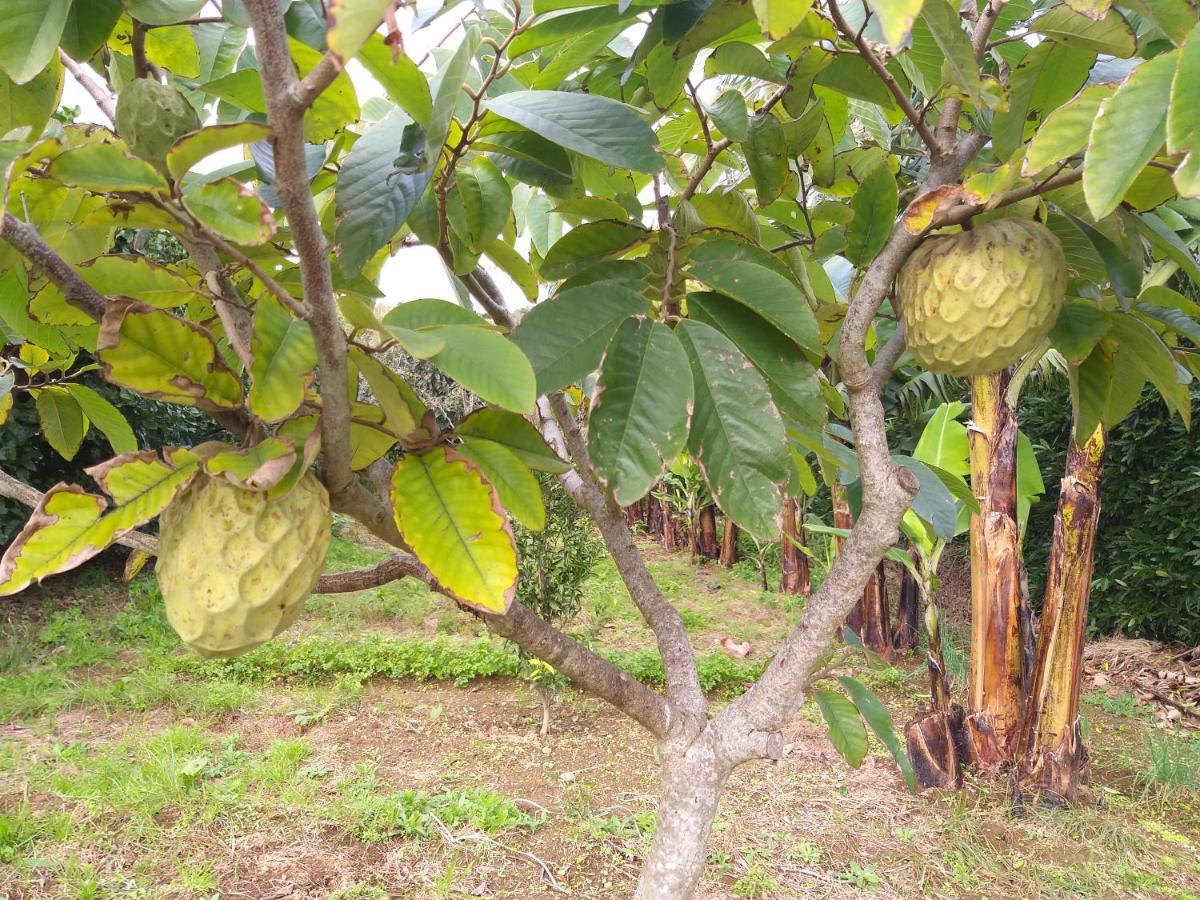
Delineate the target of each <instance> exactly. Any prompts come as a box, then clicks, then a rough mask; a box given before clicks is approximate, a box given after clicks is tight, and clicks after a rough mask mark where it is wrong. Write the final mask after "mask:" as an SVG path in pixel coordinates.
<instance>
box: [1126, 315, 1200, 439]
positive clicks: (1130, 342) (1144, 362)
mask: <svg viewBox="0 0 1200 900" xmlns="http://www.w3.org/2000/svg"><path fill="white" fill-rule="evenodd" d="M1108 316H1109V334H1111V335H1112V337H1113V338H1114V339H1116V340H1117V342H1118V343H1119V344H1120V347H1121V352H1122V353H1125V352H1129V353H1132V355H1133V361H1134V362H1135V363H1136V364H1137V367H1138V368H1139V369H1140V370H1141V372H1142V374H1144V375H1145V376H1146V378H1148V379H1149V380H1150V383H1151V384H1153V385H1154V387H1155V388H1157V389H1158V392H1159V394H1161V395H1162V398H1163V400H1164V401H1166V404H1167V408H1168V409H1172V410H1174V411H1175V412H1177V413H1179V417H1180V418H1181V419H1182V420H1183V423H1184V425H1185V426H1187V427H1189V428H1190V427H1191V421H1192V405H1191V395H1190V394H1189V392H1188V387H1187V385H1186V384H1183V383H1182V382H1181V381H1180V380H1179V374H1178V372H1177V371H1176V368H1175V360H1174V358H1173V357H1172V356H1171V351H1170V350H1168V349H1167V345H1166V344H1164V343H1163V342H1162V338H1160V337H1159V336H1158V335H1157V334H1155V333H1154V331H1153V329H1151V328H1150V326H1149V325H1147V324H1146V323H1145V322H1142V321H1141V320H1139V319H1138V318H1136V317H1135V316H1130V315H1125V314H1124V313H1117V312H1110V313H1109V314H1108Z"/></svg>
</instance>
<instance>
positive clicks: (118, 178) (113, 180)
mask: <svg viewBox="0 0 1200 900" xmlns="http://www.w3.org/2000/svg"><path fill="white" fill-rule="evenodd" d="M46 174H47V175H49V176H50V177H51V178H54V179H56V180H58V181H61V182H62V183H63V184H73V185H77V186H78V187H82V188H87V189H88V190H92V191H152V192H160V191H166V190H167V182H166V181H165V180H164V179H163V177H162V176H161V175H159V174H158V172H157V171H156V170H155V168H154V166H152V165H150V163H148V162H146V161H144V160H141V159H138V158H137V157H136V156H133V155H132V154H131V153H130V152H129V151H128V150H127V149H125V146H124V145H123V144H88V145H86V146H83V147H77V148H76V149H74V150H68V151H66V152H65V153H63V154H61V155H59V156H57V157H55V159H54V160H53V161H52V162H51V163H50V165H49V166H47V167H46Z"/></svg>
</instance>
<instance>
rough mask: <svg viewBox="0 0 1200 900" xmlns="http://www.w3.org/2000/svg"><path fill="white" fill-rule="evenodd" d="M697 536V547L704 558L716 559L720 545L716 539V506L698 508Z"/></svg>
mask: <svg viewBox="0 0 1200 900" xmlns="http://www.w3.org/2000/svg"><path fill="white" fill-rule="evenodd" d="M699 532H700V534H699V536H698V538H697V540H696V545H697V549H698V550H699V551H700V555H701V556H703V557H704V558H705V559H717V558H718V557H719V556H720V555H721V545H720V543H719V542H718V541H717V508H716V507H715V506H712V505H711V504H710V505H709V506H706V507H704V509H702V510H700V528H699Z"/></svg>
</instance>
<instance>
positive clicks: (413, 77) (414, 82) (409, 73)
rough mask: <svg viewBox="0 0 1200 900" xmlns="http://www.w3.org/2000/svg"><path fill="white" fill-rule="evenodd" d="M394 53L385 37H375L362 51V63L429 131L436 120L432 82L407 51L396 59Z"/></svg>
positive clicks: (376, 35)
mask: <svg viewBox="0 0 1200 900" xmlns="http://www.w3.org/2000/svg"><path fill="white" fill-rule="evenodd" d="M393 52H394V51H393V48H392V47H390V46H388V45H387V44H386V43H384V40H383V36H382V35H379V34H373V35H371V36H370V37H369V38H367V42H366V43H365V44H364V45H363V47H362V50H360V51H359V54H358V61H359V62H360V63H362V64H363V68H365V69H366V70H367V71H368V72H370V73H371V75H372V76H373V77H374V78H375V80H376V81H378V82H379V83H380V84H381V85H383V89H384V90H385V91H387V95H388V97H389V98H391V100H392V102H393V103H395V104H396V105H397V106H399V107H400V108H401V109H402V110H404V111H405V112H406V113H408V114H409V115H410V116H411V117H412V120H413V121H414V122H416V123H417V124H418V125H420V126H421V127H422V128H426V129H427V128H429V124H430V120H431V118H432V117H433V98H432V97H431V96H430V94H429V82H428V81H426V80H425V75H424V74H423V73H422V72H421V70H420V69H418V68H417V64H416V63H414V62H413V61H412V60H411V59H409V58H408V56H406V55H405V54H404V53H403V52H400V53H397V54H395V56H393Z"/></svg>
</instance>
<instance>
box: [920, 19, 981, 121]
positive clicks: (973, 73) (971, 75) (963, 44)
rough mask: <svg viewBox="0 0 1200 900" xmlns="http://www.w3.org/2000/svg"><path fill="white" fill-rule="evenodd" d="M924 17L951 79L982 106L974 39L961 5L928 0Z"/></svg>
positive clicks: (974, 101) (977, 104) (976, 104)
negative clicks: (961, 12) (968, 34)
mask: <svg viewBox="0 0 1200 900" xmlns="http://www.w3.org/2000/svg"><path fill="white" fill-rule="evenodd" d="M921 18H922V19H923V20H924V22H925V24H926V25H928V26H929V31H930V33H931V34H932V35H933V39H934V41H935V42H936V43H937V45H938V49H939V50H941V51H942V56H943V59H944V60H945V67H946V71H948V72H949V75H950V79H951V80H952V81H953V82H954V83H955V84H957V85H958V86H959V87H960V88H962V89H963V90H964V91H966V92H967V96H968V97H970V98H971V102H972V103H974V104H975V106H976V107H979V106H982V105H983V103H982V96H981V91H982V85H981V84H980V81H979V65H978V64H977V63H976V62H975V51H974V50H973V49H972V48H971V39H970V38H969V37H968V36H967V33H966V31H964V30H963V20H962V18H961V17H960V16H959V12H958V7H957V6H952V5H951V4H950V2H949V0H925V4H924V6H922V8H921Z"/></svg>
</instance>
